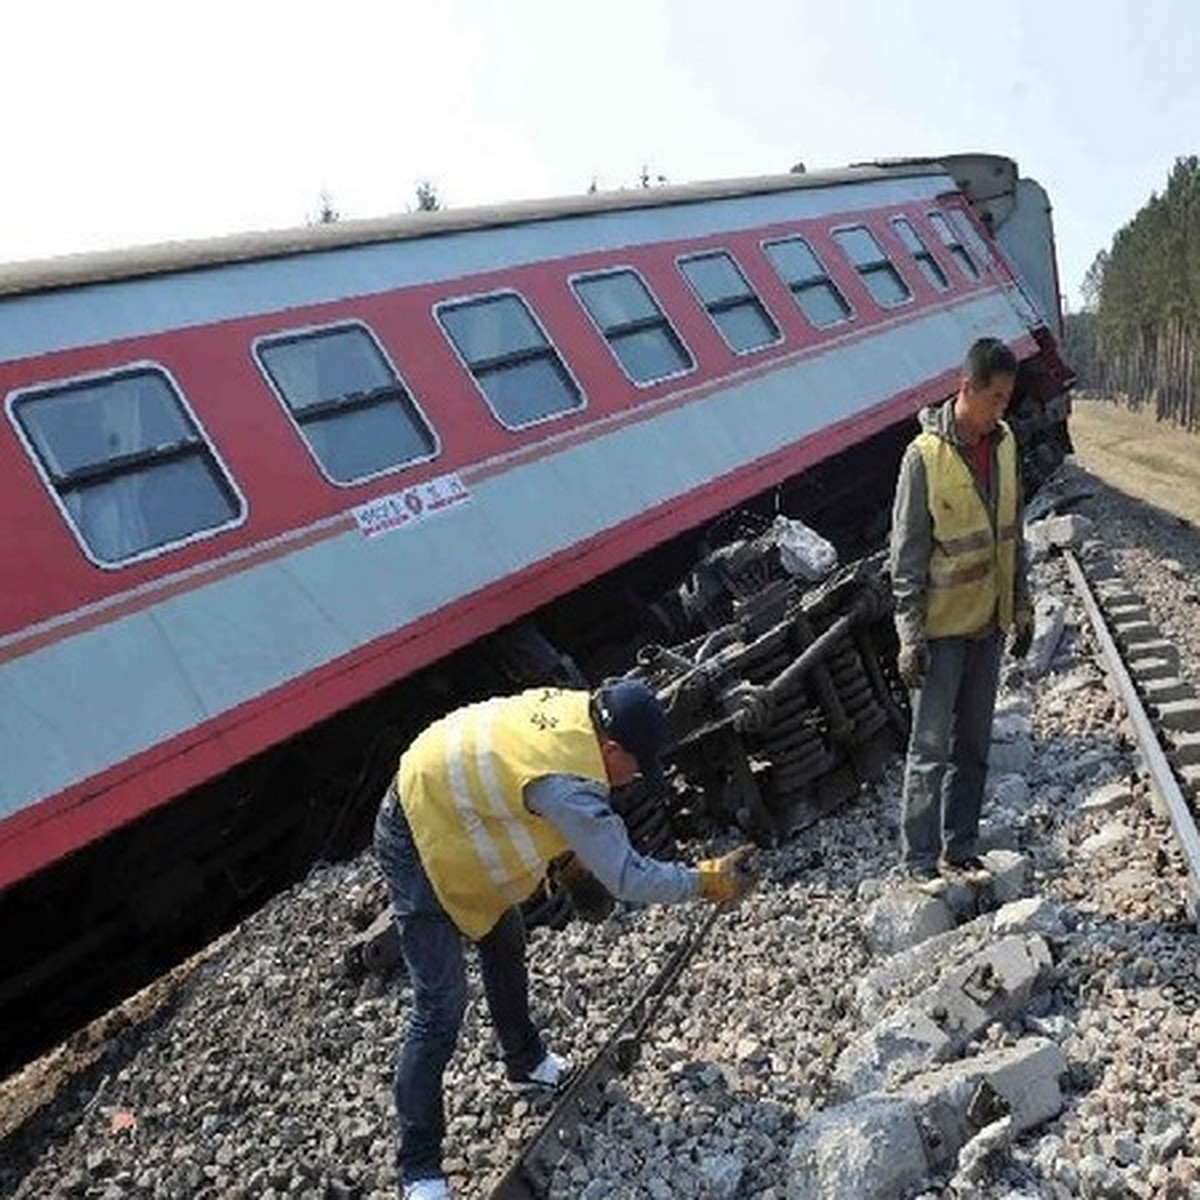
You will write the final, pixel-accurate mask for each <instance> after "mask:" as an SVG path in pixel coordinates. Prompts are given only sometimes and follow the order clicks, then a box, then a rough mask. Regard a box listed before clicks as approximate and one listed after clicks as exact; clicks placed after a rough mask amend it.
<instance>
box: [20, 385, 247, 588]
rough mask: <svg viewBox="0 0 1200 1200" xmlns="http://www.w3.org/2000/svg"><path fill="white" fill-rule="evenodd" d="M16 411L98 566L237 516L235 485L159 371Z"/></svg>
mask: <svg viewBox="0 0 1200 1200" xmlns="http://www.w3.org/2000/svg"><path fill="white" fill-rule="evenodd" d="M12 413H13V417H14V419H15V420H16V423H17V426H18V427H19V429H20V430H21V433H22V435H23V438H24V440H25V443H26V445H27V446H28V447H29V448H30V450H31V451H32V453H33V455H34V458H35V460H36V462H37V464H38V466H39V467H40V468H41V471H42V474H43V475H44V477H45V479H46V481H47V483H48V484H49V486H50V488H51V489H52V490H53V492H54V495H55V496H56V497H57V498H58V501H59V505H60V507H61V509H62V510H63V512H64V513H65V514H66V516H67V519H68V521H69V523H70V524H71V526H72V528H73V529H74V530H75V533H76V535H77V536H78V537H79V539H80V541H81V543H82V544H83V547H84V549H85V550H86V552H87V553H88V555H89V556H90V557H91V558H92V559H94V560H95V561H96V562H97V563H99V564H101V565H103V566H121V565H124V564H125V563H128V562H131V561H134V560H136V559H139V558H142V557H144V556H146V555H147V554H150V553H152V552H154V551H158V550H162V549H164V548H166V547H168V546H175V545H178V544H179V543H181V542H185V541H187V540H189V539H191V538H193V537H195V536H196V535H198V534H209V533H211V532H213V531H215V530H218V529H222V528H225V527H226V526H228V525H232V524H236V523H237V522H238V521H240V520H241V518H242V515H243V513H244V510H245V509H244V505H243V503H242V500H241V497H240V496H239V495H238V493H237V490H236V488H235V487H234V484H233V481H232V479H231V478H230V477H229V475H228V474H227V473H226V472H225V470H224V468H223V467H222V465H221V464H220V462H219V461H218V460H217V457H216V454H215V453H214V451H213V449H212V447H211V446H210V445H209V443H208V441H207V439H206V438H205V436H204V433H203V431H202V430H201V428H200V426H199V424H198V422H197V421H196V419H195V418H194V417H193V415H192V414H191V412H190V411H189V410H188V407H187V405H186V403H185V402H184V399H183V396H182V394H181V393H180V392H179V390H178V388H177V387H176V386H175V385H174V383H173V381H172V380H171V379H170V378H169V377H168V376H167V374H166V372H165V371H163V370H162V369H161V368H157V367H141V366H138V367H130V368H127V369H124V370H121V371H117V372H114V373H113V374H110V375H104V376H91V377H88V378H83V379H76V380H70V381H67V382H64V383H62V384H55V385H52V386H50V387H42V388H38V389H36V390H34V391H28V392H24V393H22V394H19V395H17V396H16V397H15V398H14V400H13V402H12Z"/></svg>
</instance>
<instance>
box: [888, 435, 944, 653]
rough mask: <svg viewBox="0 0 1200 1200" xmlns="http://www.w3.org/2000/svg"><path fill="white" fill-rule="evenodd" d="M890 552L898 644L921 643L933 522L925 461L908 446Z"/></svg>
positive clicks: (898, 487) (902, 462)
mask: <svg viewBox="0 0 1200 1200" xmlns="http://www.w3.org/2000/svg"><path fill="white" fill-rule="evenodd" d="M889 551H890V552H889V556H888V569H889V571H890V573H891V577H892V597H893V599H894V601H895V605H896V611H895V622H896V633H897V634H898V635H899V638H900V641H901V642H907V643H912V642H916V641H920V640H921V639H922V638H924V636H925V610H926V603H927V595H928V590H929V557H930V555H931V554H932V552H933V522H932V520H931V519H930V516H929V499H928V486H927V482H926V478H925V460H924V459H923V458H922V457H921V452H920V451H919V450H918V449H917V447H916V445H915V444H910V445H909V447H908V449H907V450H905V452H904V457H903V458H902V459H901V460H900V476H899V478H898V479H897V481H896V496H895V500H894V501H893V504H892V534H891V544H890V547H889Z"/></svg>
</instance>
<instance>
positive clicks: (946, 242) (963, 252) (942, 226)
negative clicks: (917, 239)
mask: <svg viewBox="0 0 1200 1200" xmlns="http://www.w3.org/2000/svg"><path fill="white" fill-rule="evenodd" d="M929 223H930V225H932V226H933V230H934V232H935V233H936V234H937V235H938V237H939V238H940V239H941V241H942V245H943V246H945V247H946V249H947V250H949V251H950V257H951V258H953V259H954V261H955V262H956V263H958V265H959V267H961V268H962V273H963V274H964V275H965V276H966V277H967V278H968V279H978V278H979V268H978V267H977V266H976V265H975V261H974V259H972V258H971V256H970V254H968V253H967V248H966V246H964V245H963V244H962V242H961V241H960V240H959V237H958V234H957V233H955V232H954V230H953V229H952V228H951V226H950V222H949V221H947V220H946V218H945V217H944V216H943V215H942V214H941V213H940V212H938V211H937V210H936V209H934V210H933V211H931V212H930V214H929Z"/></svg>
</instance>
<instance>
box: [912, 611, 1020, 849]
mask: <svg viewBox="0 0 1200 1200" xmlns="http://www.w3.org/2000/svg"><path fill="white" fill-rule="evenodd" d="M1002 646H1003V635H1002V634H1001V633H1000V632H999V631H998V630H997V631H995V632H993V633H991V634H988V635H987V636H985V637H981V638H966V637H951V638H932V639H931V640H930V642H929V670H928V671H927V672H926V675H925V682H924V683H923V685H922V686H921V687H920V688H918V689H917V690H916V691H915V692H914V693H913V697H912V733H911V735H910V737H909V742H908V760H907V762H906V763H905V769H904V796H903V801H902V806H901V807H902V813H901V826H902V835H903V852H904V861H905V863H906V864H907V865H908V866H911V867H916V866H928V865H931V864H932V863H934V862H935V861H936V860H937V857H938V851H939V850H940V851H941V852H942V853H943V854H944V855H945V856H946V857H947V858H948V859H954V860H961V859H964V858H968V857H970V856H971V855H973V854H974V853H975V849H976V839H977V837H978V835H979V811H980V809H981V808H982V806H983V785H984V782H985V781H986V779H987V765H988V753H989V751H990V750H991V745H992V717H993V715H994V713H995V709H996V688H997V686H998V685H999V682H1000V652H1001V649H1002Z"/></svg>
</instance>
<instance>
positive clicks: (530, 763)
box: [396, 688, 608, 939]
mask: <svg viewBox="0 0 1200 1200" xmlns="http://www.w3.org/2000/svg"><path fill="white" fill-rule="evenodd" d="M589 701H590V697H589V695H588V693H587V692H581V691H564V690H562V689H558V688H536V689H533V690H531V691H527V692H522V693H521V694H520V695H518V696H509V697H502V698H499V699H495V700H487V701H484V702H483V703H482V704H472V705H469V706H468V707H466V708H460V709H458V710H457V711H456V712H452V713H450V715H449V716H446V717H443V718H442V719H441V720H440V721H436V722H434V724H433V725H431V726H430V727H429V728H428V729H426V730H425V732H424V733H422V734H421V735H420V736H419V737H418V738H417V739H416V740H415V741H414V742H413V744H412V745H411V746H410V747H409V748H408V750H407V751H405V753H404V754H403V755H402V756H401V759H400V768H399V771H398V772H397V776H396V790H397V792H398V794H399V796H400V803H401V804H402V805H403V807H404V814H405V816H406V818H407V819H408V824H409V827H410V829H411V830H412V835H413V841H414V842H415V843H416V846H417V850H418V852H419V853H420V856H421V863H422V865H423V866H424V868H425V873H426V874H427V875H428V876H429V882H430V883H431V884H432V885H433V890H434V892H435V893H436V894H437V897H438V900H439V901H440V902H441V905H442V907H443V908H444V909H445V910H446V913H447V914H448V915H449V916H450V918H451V920H452V921H453V922H454V923H455V925H457V926H458V928H459V929H461V930H462V931H463V933H465V934H466V935H467V936H468V937H471V938H476V939H478V938H480V937H483V935H484V934H486V933H487V932H488V930H490V929H491V928H492V926H493V925H495V923H496V921H497V920H499V918H500V917H501V916H502V915H503V913H504V912H505V911H506V910H507V909H509V908H511V907H512V906H513V905H514V904H519V903H520V902H521V901H523V900H526V899H528V897H529V896H530V895H532V894H533V892H534V890H535V889H536V888H537V886H538V884H539V883H541V881H542V879H543V877H544V876H545V873H546V864H547V863H548V862H549V861H550V859H552V858H554V857H555V856H556V855H558V854H561V853H562V852H563V851H564V850H566V849H567V844H566V842H565V841H564V840H563V838H562V835H561V834H560V833H559V832H558V830H557V829H556V828H555V827H554V825H552V824H551V823H550V822H549V821H547V820H545V819H544V818H542V817H539V816H537V815H536V814H534V813H532V812H530V811H529V809H528V808H526V807H525V797H524V788H525V785H526V784H528V783H530V782H532V781H533V780H535V779H538V778H541V777H543V776H545V775H553V774H568V775H579V776H581V777H583V778H585V779H592V780H595V781H596V782H598V783H602V784H604V785H605V786H606V787H607V782H608V777H607V773H606V772H605V769H604V760H603V758H602V757H601V755H600V743H599V741H598V739H597V737H596V733H595V730H594V729H593V726H592V722H591V716H590V712H589Z"/></svg>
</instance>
